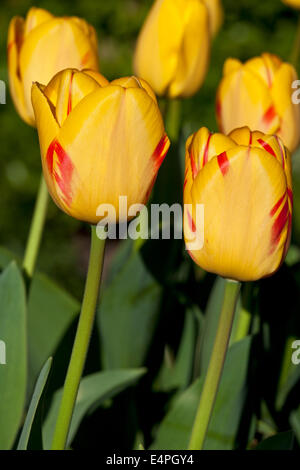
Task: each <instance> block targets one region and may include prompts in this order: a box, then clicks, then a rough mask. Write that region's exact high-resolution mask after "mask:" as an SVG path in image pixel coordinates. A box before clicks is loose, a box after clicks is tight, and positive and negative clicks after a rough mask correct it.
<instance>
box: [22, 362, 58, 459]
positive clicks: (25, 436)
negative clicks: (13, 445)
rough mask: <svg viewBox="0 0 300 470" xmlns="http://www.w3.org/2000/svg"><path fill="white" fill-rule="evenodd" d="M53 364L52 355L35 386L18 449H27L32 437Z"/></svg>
mask: <svg viewBox="0 0 300 470" xmlns="http://www.w3.org/2000/svg"><path fill="white" fill-rule="evenodd" d="M51 364H52V358H51V357H50V358H49V359H48V360H47V361H46V363H45V364H44V366H43V368H42V370H41V372H40V375H39V377H38V380H37V383H36V385H35V388H34V392H33V395H32V398H31V402H30V405H29V409H28V412H27V416H26V419H25V422H24V425H23V429H22V433H21V435H20V439H19V443H18V447H17V450H26V449H27V445H28V441H29V437H30V432H31V429H32V425H33V421H34V419H35V415H36V412H37V409H38V405H39V402H40V399H41V396H42V394H43V391H44V388H45V385H46V383H47V379H48V375H49V372H50V369H51Z"/></svg>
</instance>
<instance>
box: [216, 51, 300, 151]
mask: <svg viewBox="0 0 300 470" xmlns="http://www.w3.org/2000/svg"><path fill="white" fill-rule="evenodd" d="M296 79H297V73H296V71H295V69H294V67H293V66H292V65H290V64H288V63H283V62H282V61H281V60H280V59H279V57H277V56H275V55H272V54H263V55H262V56H261V57H256V58H253V59H251V60H248V61H247V62H246V63H245V64H242V63H241V62H240V61H239V60H236V59H228V60H227V61H226V62H225V65H224V70H223V79H222V81H221V83H220V85H219V88H218V92H217V118H218V123H219V128H220V130H221V132H223V133H225V134H228V133H229V132H231V131H232V130H233V129H235V128H238V127H242V126H248V127H249V128H250V129H251V130H253V131H254V130H259V131H261V132H263V133H265V134H276V135H278V136H279V137H280V138H281V139H282V141H283V143H284V145H285V146H286V147H287V148H288V149H289V151H290V152H294V150H295V149H296V148H297V146H298V145H299V141H300V107H299V105H298V104H294V103H293V102H292V93H293V89H292V83H293V82H294V80H296Z"/></svg>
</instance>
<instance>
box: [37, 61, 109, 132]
mask: <svg viewBox="0 0 300 470" xmlns="http://www.w3.org/2000/svg"><path fill="white" fill-rule="evenodd" d="M99 86H100V85H99V83H98V82H97V81H96V80H94V79H93V78H92V77H91V76H90V75H88V74H85V73H80V72H78V71H77V70H75V69H66V70H64V71H62V72H59V73H58V74H56V75H55V77H53V79H52V80H51V82H50V83H49V84H48V85H47V87H46V88H45V90H44V93H45V95H46V96H47V98H48V99H49V100H50V101H51V103H52V104H53V106H54V108H55V115H56V119H57V121H58V123H59V125H60V126H62V124H63V122H64V121H65V120H66V118H67V117H68V115H69V114H70V113H71V111H72V110H73V109H74V108H75V107H76V106H77V104H78V103H79V102H80V101H81V100H82V99H83V98H84V97H85V96H87V95H88V94H90V93H92V92H93V91H95V90H97V89H98V88H99Z"/></svg>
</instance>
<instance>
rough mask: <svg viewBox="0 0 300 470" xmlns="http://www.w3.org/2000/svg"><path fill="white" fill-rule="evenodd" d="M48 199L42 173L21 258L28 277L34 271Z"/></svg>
mask: <svg viewBox="0 0 300 470" xmlns="http://www.w3.org/2000/svg"><path fill="white" fill-rule="evenodd" d="M48 199H49V195H48V189H47V185H46V182H45V179H44V176H43V174H42V175H41V180H40V186H39V191H38V195H37V199H36V203H35V208H34V213H33V217H32V221H31V226H30V230H29V235H28V239H27V245H26V249H25V254H24V259H23V269H24V271H25V272H26V273H27V274H28V276H29V277H32V274H33V272H34V268H35V264H36V259H37V255H38V252H39V248H40V244H41V238H42V234H43V229H44V224H45V219H46V214H47V207H48Z"/></svg>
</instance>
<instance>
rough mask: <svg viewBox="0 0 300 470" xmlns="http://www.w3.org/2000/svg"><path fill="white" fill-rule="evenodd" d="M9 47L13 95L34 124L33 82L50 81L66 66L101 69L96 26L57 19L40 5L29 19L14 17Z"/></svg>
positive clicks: (29, 122)
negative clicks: (99, 66)
mask: <svg viewBox="0 0 300 470" xmlns="http://www.w3.org/2000/svg"><path fill="white" fill-rule="evenodd" d="M7 49H8V72H9V84H10V89H11V94H12V98H13V101H14V104H15V107H16V109H17V111H18V113H19V114H20V116H21V118H22V119H23V120H24V121H25V122H27V123H28V124H30V125H32V126H34V125H35V122H34V114H33V109H32V105H31V86H32V82H34V81H38V82H40V83H48V82H49V80H50V79H51V78H52V77H53V76H54V75H55V74H56V73H57V72H59V71H60V70H62V69H65V68H67V67H74V68H77V69H84V68H87V69H94V70H98V46H97V37H96V32H95V30H94V28H93V27H92V26H90V25H89V24H88V23H86V21H84V20H82V19H80V18H76V17H70V18H67V17H63V18H57V17H54V16H53V15H52V14H51V13H49V12H48V11H46V10H43V9H40V8H31V9H30V10H29V12H28V14H27V16H26V19H23V18H21V17H19V16H16V17H14V18H13V19H12V20H11V22H10V25H9V31H8V46H7Z"/></svg>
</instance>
